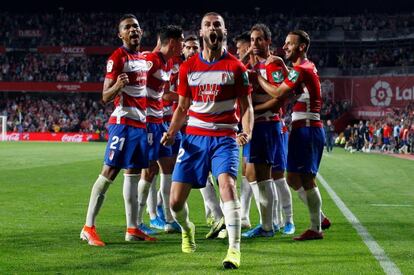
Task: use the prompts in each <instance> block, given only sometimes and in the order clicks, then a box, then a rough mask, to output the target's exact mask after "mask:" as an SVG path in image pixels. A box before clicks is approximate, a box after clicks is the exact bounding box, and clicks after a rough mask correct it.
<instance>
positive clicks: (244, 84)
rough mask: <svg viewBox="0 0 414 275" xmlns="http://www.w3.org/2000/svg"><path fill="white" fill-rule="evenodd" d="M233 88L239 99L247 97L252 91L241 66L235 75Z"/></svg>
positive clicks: (247, 75)
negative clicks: (234, 87)
mask: <svg viewBox="0 0 414 275" xmlns="http://www.w3.org/2000/svg"><path fill="white" fill-rule="evenodd" d="M235 86H236V90H237V95H238V96H239V97H240V96H245V95H248V94H250V93H251V91H252V89H251V85H250V82H249V74H248V72H247V69H246V67H244V66H243V65H241V64H240V65H239V66H238V70H237V72H236V74H235Z"/></svg>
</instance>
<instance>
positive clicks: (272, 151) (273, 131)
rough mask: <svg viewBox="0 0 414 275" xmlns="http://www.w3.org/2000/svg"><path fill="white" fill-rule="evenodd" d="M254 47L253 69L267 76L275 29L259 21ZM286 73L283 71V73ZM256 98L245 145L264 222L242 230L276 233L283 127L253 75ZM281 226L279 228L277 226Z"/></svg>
mask: <svg viewBox="0 0 414 275" xmlns="http://www.w3.org/2000/svg"><path fill="white" fill-rule="evenodd" d="M250 38H251V49H252V54H253V55H254V59H255V60H256V63H255V64H254V65H253V66H252V67H251V69H252V70H254V71H256V72H257V73H258V74H260V75H262V76H263V77H265V78H266V79H267V75H266V68H265V62H266V60H267V58H268V57H269V55H270V44H271V41H272V39H271V32H270V30H269V28H268V27H267V26H266V25H264V24H256V25H254V26H253V27H252V29H251V31H250ZM282 76H283V75H282ZM252 86H253V93H252V101H253V105H254V106H255V107H254V111H255V114H254V124H255V125H254V129H253V134H252V139H251V141H250V142H249V143H248V144H246V145H245V146H244V148H243V157H245V159H246V163H247V164H246V178H247V180H248V181H249V184H250V186H251V189H252V191H253V196H254V197H255V200H256V204H257V206H258V210H259V213H260V223H259V224H258V225H257V226H256V227H255V228H253V229H251V230H249V231H247V232H245V233H243V234H242V236H243V237H246V238H254V237H272V236H273V235H274V231H275V227H274V225H273V206H275V205H277V204H275V202H277V193H276V189H275V186H274V182H273V179H272V176H271V168H272V165H273V164H274V163H275V155H276V154H277V150H281V149H279V148H281V146H282V144H283V142H282V128H281V123H280V118H279V115H278V113H277V111H276V110H273V107H272V105H269V106H267V107H266V105H265V104H264V103H266V102H268V101H270V100H272V97H271V96H270V95H268V94H267V93H266V92H265V91H263V89H262V88H261V87H260V85H259V84H258V83H257V79H254V78H253V79H252ZM276 229H277V230H278V228H276Z"/></svg>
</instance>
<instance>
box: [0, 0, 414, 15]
mask: <svg viewBox="0 0 414 275" xmlns="http://www.w3.org/2000/svg"><path fill="white" fill-rule="evenodd" d="M104 2H109V3H116V4H109V5H108V4H103V3H104ZM131 3H136V4H135V5H133V4H131ZM242 3H243V4H242ZM255 6H259V7H261V9H262V10H264V9H266V10H272V11H274V12H281V13H285V14H300V15H347V14H361V13H367V12H379V13H387V14H394V13H401V12H404V13H406V12H412V13H414V1H412V0H377V1H374V0H367V1H363V0H336V1H335V0H334V1H323V0H307V1H306V0H296V1H292V0H290V1H289V0H288V1H286V0H285V1H280V0H273V1H270V0H267V1H265V0H250V1H249V0H247V1H246V0H244V1H243V0H227V1H226V0H209V1H208V0H199V1H197V0H193V1H189V0H182V1H179V0H173V1H166V0H156V1H154V0H146V1H144V0H138V1H137V0H132V1H131V0H127V1H111V0H106V1H104V0H101V1H97V0H89V1H88V0H83V1H81V0H66V1H62V0H56V1H50V0H49V1H42V0H38V1H28V0H21V1H13V0H8V1H2V4H1V7H0V11H9V12H19V13H25V12H29V13H30V12H43V11H57V10H58V7H64V10H66V11H85V12H87V11H114V12H134V11H141V10H142V11H145V10H156V11H161V10H163V9H168V10H184V11H197V12H201V13H204V12H206V11H219V12H223V11H229V12H232V11H234V12H236V11H244V12H246V11H248V10H249V9H250V10H253V9H254V7H255Z"/></svg>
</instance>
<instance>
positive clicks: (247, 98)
mask: <svg viewBox="0 0 414 275" xmlns="http://www.w3.org/2000/svg"><path fill="white" fill-rule="evenodd" d="M239 104H240V115H241V120H242V128H243V133H240V134H238V135H237V143H238V144H239V145H244V144H246V143H248V142H249V141H250V139H251V138H252V131H253V121H254V119H253V118H254V114H253V105H252V98H251V95H250V94H249V95H244V96H241V97H239Z"/></svg>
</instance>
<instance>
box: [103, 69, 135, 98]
mask: <svg viewBox="0 0 414 275" xmlns="http://www.w3.org/2000/svg"><path fill="white" fill-rule="evenodd" d="M128 83H129V80H128V76H127V74H126V73H122V74H120V75H118V77H117V79H116V81H115V80H113V79H111V78H105V81H104V86H103V91H102V101H103V102H104V103H108V102H110V101H112V100H113V99H114V98H115V96H116V95H117V94H118V93H119V92H120V91H121V89H122V88H123V87H125V86H126V85H127V84H128Z"/></svg>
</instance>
